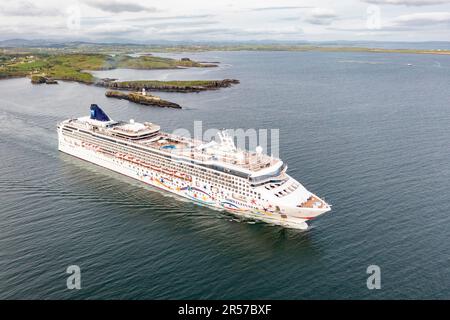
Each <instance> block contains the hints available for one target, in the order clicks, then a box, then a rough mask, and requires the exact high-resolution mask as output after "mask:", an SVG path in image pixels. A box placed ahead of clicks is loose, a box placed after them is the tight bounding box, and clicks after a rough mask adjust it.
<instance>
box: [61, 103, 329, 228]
mask: <svg viewBox="0 0 450 320" xmlns="http://www.w3.org/2000/svg"><path fill="white" fill-rule="evenodd" d="M57 130H58V149H59V150H60V151H62V152H65V153H68V154H70V155H72V156H75V157H78V158H80V159H83V160H86V161H89V162H92V163H94V164H97V165H100V166H102V167H105V168H108V169H110V170H113V171H116V172H118V173H121V174H124V175H126V176H128V177H131V178H134V179H137V180H140V181H142V182H143V183H146V184H149V185H151V186H154V187H157V188H160V189H162V190H165V191H167V192H172V193H174V194H176V195H178V196H181V197H184V198H187V199H190V200H192V201H194V202H196V203H199V204H202V205H206V206H211V207H214V208H219V209H222V210H226V211H229V212H231V213H233V214H234V215H236V216H241V217H245V218H248V219H251V220H260V221H264V222H267V223H270V224H275V225H280V226H283V227H287V228H295V229H302V230H304V229H307V228H308V224H307V221H309V220H311V219H314V218H316V217H317V216H319V215H321V214H323V213H325V212H327V211H330V209H331V208H330V205H329V204H327V203H326V202H325V201H324V200H323V199H321V198H319V197H318V196H316V195H315V194H313V193H311V192H309V191H308V190H306V189H305V187H303V185H301V184H300V183H299V182H298V181H296V180H295V179H293V178H292V177H290V176H289V175H288V174H287V173H286V170H287V165H286V164H285V163H284V162H283V161H282V160H280V159H277V158H274V157H272V156H269V155H266V154H263V153H262V152H261V148H257V150H256V151H255V152H250V151H246V150H240V149H238V148H236V147H235V144H234V140H233V138H232V137H231V136H230V135H228V134H227V132H226V130H222V131H220V132H219V133H218V138H219V139H217V141H214V140H213V141H211V142H203V141H199V140H195V139H190V138H186V137H181V136H177V135H173V134H169V133H164V132H162V131H160V127H159V126H158V125H156V124H154V123H150V122H143V123H139V122H135V121H134V120H130V121H114V120H112V119H111V118H110V117H109V116H108V115H107V114H106V113H105V112H104V111H103V110H102V109H101V108H100V107H99V106H98V105H96V104H92V105H91V107H90V115H88V116H85V117H80V118H73V119H68V120H64V121H62V122H61V123H59V124H58V126H57Z"/></svg>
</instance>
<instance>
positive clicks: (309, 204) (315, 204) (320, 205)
mask: <svg viewBox="0 0 450 320" xmlns="http://www.w3.org/2000/svg"><path fill="white" fill-rule="evenodd" d="M297 207H300V208H314V209H324V208H326V207H327V204H326V203H325V202H324V201H323V200H321V199H319V198H318V197H316V196H314V195H311V196H310V197H309V198H308V200H306V201H305V202H303V203H302V204H299V205H298V206H297Z"/></svg>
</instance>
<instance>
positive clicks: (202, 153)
mask: <svg viewBox="0 0 450 320" xmlns="http://www.w3.org/2000/svg"><path fill="white" fill-rule="evenodd" d="M70 124H71V125H77V126H80V128H83V129H86V123H85V122H84V121H80V120H78V119H74V120H72V121H71V122H70ZM136 124H137V123H136ZM147 124H148V125H152V124H150V123H146V125H147ZM158 128H159V127H158ZM123 129H124V128H121V130H120V131H121V132H123V131H124V130H123ZM127 129H128V128H127ZM148 129H150V128H148ZM152 129H153V128H152ZM140 130H142V131H143V132H146V133H147V130H145V129H144V128H140ZM117 131H118V129H117V127H116V128H115V127H114V126H113V127H110V128H98V129H97V130H96V132H97V133H101V134H104V135H107V136H109V137H113V138H114V139H117V140H120V141H127V142H130V143H133V144H138V145H142V146H145V147H148V148H151V149H156V150H159V151H162V152H166V153H170V154H173V155H177V156H182V157H187V158H190V159H194V160H197V161H201V162H205V161H216V162H224V163H226V164H229V165H232V166H236V167H238V168H242V169H245V170H248V171H251V172H258V171H260V170H262V169H265V168H268V167H270V166H273V165H275V164H277V163H279V162H281V160H279V159H277V158H273V157H270V156H268V155H265V154H257V153H256V152H250V151H246V150H239V149H237V150H236V151H232V152H226V153H224V152H215V150H214V149H213V148H204V149H199V148H200V147H201V146H202V145H204V144H205V142H203V141H199V140H195V139H190V138H186V137H182V136H175V135H172V134H169V133H164V132H158V133H157V134H155V135H152V136H150V137H143V138H142V139H136V136H135V135H132V137H133V138H132V139H131V137H130V138H127V137H126V136H119V135H117V134H116V133H117Z"/></svg>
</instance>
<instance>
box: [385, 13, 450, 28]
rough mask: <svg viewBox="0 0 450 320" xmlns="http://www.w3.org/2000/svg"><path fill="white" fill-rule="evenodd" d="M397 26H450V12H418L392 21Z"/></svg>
mask: <svg viewBox="0 0 450 320" xmlns="http://www.w3.org/2000/svg"><path fill="white" fill-rule="evenodd" d="M392 23H393V24H394V25H398V26H429V25H436V24H450V12H420V13H413V14H406V15H401V16H399V17H397V18H395V19H393V20H392Z"/></svg>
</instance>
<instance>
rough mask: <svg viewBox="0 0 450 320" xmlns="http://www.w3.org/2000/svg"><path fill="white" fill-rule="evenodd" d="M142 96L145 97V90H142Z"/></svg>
mask: <svg viewBox="0 0 450 320" xmlns="http://www.w3.org/2000/svg"><path fill="white" fill-rule="evenodd" d="M142 95H143V96H145V95H146V93H145V88H142Z"/></svg>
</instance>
